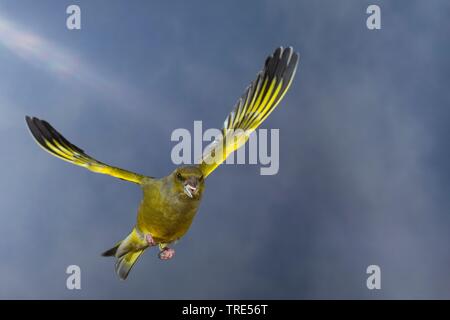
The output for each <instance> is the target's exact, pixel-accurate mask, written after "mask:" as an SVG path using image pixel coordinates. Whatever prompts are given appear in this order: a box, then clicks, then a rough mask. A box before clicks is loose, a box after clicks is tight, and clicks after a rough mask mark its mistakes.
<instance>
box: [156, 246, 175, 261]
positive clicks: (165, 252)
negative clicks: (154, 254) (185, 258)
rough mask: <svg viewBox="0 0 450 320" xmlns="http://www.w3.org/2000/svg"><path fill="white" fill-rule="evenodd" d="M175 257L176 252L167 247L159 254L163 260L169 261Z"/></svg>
mask: <svg viewBox="0 0 450 320" xmlns="http://www.w3.org/2000/svg"><path fill="white" fill-rule="evenodd" d="M174 255H175V250H174V249H172V248H169V247H166V248H164V249H162V250H161V252H160V253H159V254H158V256H159V258H160V259H161V260H169V259H172V258H173V256H174Z"/></svg>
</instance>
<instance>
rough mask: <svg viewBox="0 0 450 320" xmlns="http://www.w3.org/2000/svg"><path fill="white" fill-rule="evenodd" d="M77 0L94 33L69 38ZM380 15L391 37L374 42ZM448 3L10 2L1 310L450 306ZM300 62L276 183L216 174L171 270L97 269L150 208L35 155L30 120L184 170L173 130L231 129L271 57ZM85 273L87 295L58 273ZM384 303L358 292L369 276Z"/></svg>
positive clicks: (115, 186)
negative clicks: (78, 302)
mask: <svg viewBox="0 0 450 320" xmlns="http://www.w3.org/2000/svg"><path fill="white" fill-rule="evenodd" d="M70 4H78V5H79V6H80V7H81V11H82V30H80V31H69V30H67V29H66V27H65V19H66V17H67V15H66V13H65V11H66V7H67V6H68V5H70ZM369 4H378V5H379V6H380V7H381V14H382V29H381V30H378V31H370V30H368V29H367V28H366V25H365V20H366V18H367V15H366V13H365V11H366V8H367V6H368V5H369ZM449 13H450V5H449V4H448V2H447V1H437V0H433V1H396V2H395V3H394V2H392V1H356V0H348V1H339V2H337V1H331V0H330V1H325V0H321V1H287V0H282V1H268V0H267V1H258V2H253V3H247V2H246V3H243V2H242V1H234V0H233V1H222V2H208V1H189V2H186V1H170V2H163V1H132V2H128V1H124V0H116V1H101V0H98V1H39V3H38V4H37V3H36V2H35V1H24V0H20V1H12V0H11V1H10V0H3V1H1V2H0V115H1V117H0V145H1V147H2V154H1V157H0V165H1V168H2V179H0V194H1V195H2V196H1V201H0V212H1V215H0V231H1V234H2V237H3V240H2V241H1V242H0V253H1V254H2V256H3V259H1V262H0V297H1V298H27V299H31V298H44V299H47V298H68V299H78V298H138V299H145V298H276V299H277V298H295V299H301V298H450V275H449V272H448V269H449V265H450V251H449V250H448V247H447V244H448V243H449V241H450V233H449V232H448V230H449V229H450V210H449V209H450V202H449V197H448V194H449V191H450V165H449V163H450V162H449V161H448V160H449V152H448V136H449V134H450V132H449V126H448V121H449V116H450V112H449V108H448V106H449V103H450V94H449V90H448V84H449V80H450V62H449V60H448V57H449V56H450V43H449V41H448V30H449V27H450V25H449V23H450V22H449V21H448V14H449ZM280 45H283V46H287V45H291V46H293V47H294V48H295V49H296V51H298V52H299V53H300V57H301V58H300V65H299V69H298V72H297V77H296V79H295V80H294V83H293V85H292V88H291V90H290V91H289V92H288V94H287V95H286V97H285V99H284V100H283V102H282V104H281V105H280V106H279V107H278V108H277V110H276V111H275V112H273V113H272V114H271V116H270V117H269V118H268V119H267V121H266V122H265V123H264V125H263V127H264V128H279V129H280V171H279V173H278V174H277V175H274V176H261V175H259V167H258V166H255V165H235V166H230V165H228V166H222V167H220V168H219V169H217V170H216V171H215V172H214V173H213V174H212V175H211V176H210V177H209V178H208V181H207V190H206V192H205V195H204V201H203V203H202V205H201V208H200V211H199V213H198V215H197V217H196V220H195V221H194V224H193V226H192V228H191V230H190V231H189V233H188V234H187V235H186V236H185V238H184V239H182V240H181V241H180V242H179V243H178V244H177V245H176V250H177V256H176V257H175V258H174V260H172V261H170V262H162V261H159V260H158V259H157V257H156V252H152V251H148V252H146V254H145V255H144V256H143V257H142V259H141V260H140V261H139V263H138V264H137V265H136V267H135V268H134V269H133V271H132V274H131V275H130V277H129V279H128V280H127V281H126V282H120V281H119V280H117V278H116V276H115V274H114V272H113V270H114V268H113V260H112V259H106V258H102V257H100V253H101V252H102V251H103V250H105V249H107V248H109V247H110V246H111V245H112V244H114V243H115V242H116V241H117V240H119V239H122V238H123V237H124V236H125V235H127V234H128V232H129V231H130V230H131V228H132V226H133V224H134V222H135V218H136V210H137V206H138V204H139V201H140V197H141V193H140V190H139V188H137V187H136V186H134V185H131V184H128V183H126V182H122V181H120V180H115V179H114V178H110V177H105V176H101V175H95V174H92V173H90V172H88V171H85V170H83V169H81V168H79V167H75V166H71V165H69V164H67V163H65V162H63V161H60V160H59V159H56V158H54V157H50V156H49V155H48V154H46V153H45V152H42V150H40V149H39V148H38V147H37V146H36V145H35V143H34V142H33V140H32V139H31V137H30V135H29V133H28V131H27V128H26V126H25V121H24V116H25V115H33V116H38V117H41V118H43V119H46V120H48V121H49V122H50V123H52V124H53V125H54V126H55V127H56V128H58V129H59V130H60V131H61V132H62V133H63V134H64V135H65V136H66V137H67V138H69V139H70V140H71V141H72V142H73V143H75V144H77V145H78V146H80V147H81V148H83V149H85V150H86V151H87V152H88V153H89V154H91V155H93V156H95V157H96V158H97V159H99V160H101V161H104V162H108V163H111V164H113V165H116V166H120V167H123V168H126V169H129V170H133V171H137V172H140V173H143V174H148V175H152V176H164V175H166V174H168V173H169V172H170V171H171V170H173V169H174V165H173V164H172V163H171V160H170V150H171V148H172V147H173V145H174V143H173V142H171V141H170V135H171V133H172V131H173V130H174V129H176V128H181V127H183V128H192V127H193V121H194V120H202V121H203V124H204V127H205V128H209V127H220V125H221V123H222V122H223V120H224V119H225V117H226V116H227V114H228V113H229V111H230V110H231V108H232V106H233V105H234V103H235V102H236V100H237V98H238V97H239V96H240V95H241V94H242V92H243V90H244V89H245V87H246V86H247V85H248V84H249V83H250V81H252V80H253V79H254V77H255V75H256V73H257V72H258V71H259V69H260V68H261V66H262V64H263V62H264V59H265V57H266V56H267V55H268V54H269V53H271V52H272V51H273V50H274V48H276V47H278V46H280ZM70 264H77V265H79V266H80V267H81V270H82V290H79V291H69V290H67V289H66V287H65V283H66V276H67V275H66V274H65V269H66V267H67V266H68V265H70ZM371 264H377V265H379V266H380V267H381V272H382V289H381V290H379V291H369V290H368V289H367V288H366V286H365V283H366V282H365V281H366V277H367V275H366V273H365V270H366V268H367V266H368V265H371Z"/></svg>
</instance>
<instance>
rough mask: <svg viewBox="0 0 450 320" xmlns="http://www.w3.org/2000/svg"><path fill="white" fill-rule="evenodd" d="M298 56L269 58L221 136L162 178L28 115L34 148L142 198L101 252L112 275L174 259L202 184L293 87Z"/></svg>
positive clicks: (286, 51) (284, 53) (289, 52)
mask: <svg viewBox="0 0 450 320" xmlns="http://www.w3.org/2000/svg"><path fill="white" fill-rule="evenodd" d="M298 62H299V54H298V53H297V52H295V51H294V50H293V48H292V47H287V48H283V47H278V48H276V50H275V51H274V52H273V53H272V54H271V55H269V56H268V57H267V58H266V60H265V63H264V65H263V68H262V70H261V71H259V72H258V73H257V76H256V79H255V80H254V81H252V82H251V84H250V85H249V86H248V87H247V88H246V90H245V91H244V94H243V95H242V96H241V97H240V98H239V99H238V101H237V103H236V104H235V105H234V107H233V109H232V111H231V113H230V114H229V115H228V116H227V117H226V119H225V121H224V124H223V127H222V130H221V133H222V134H221V135H220V136H219V137H217V138H216V139H215V140H214V141H213V142H212V143H211V144H210V145H209V146H207V147H206V148H205V149H204V151H203V153H202V155H201V159H199V161H198V162H196V163H195V164H182V165H180V166H178V167H176V168H175V169H174V170H173V171H172V172H171V173H170V174H168V175H167V176H164V177H163V178H154V177H150V176H146V175H142V174H138V173H135V172H131V171H128V170H124V169H121V168H118V167H114V166H111V165H108V164H106V163H104V162H101V161H98V160H96V159H95V158H93V157H91V156H89V155H88V154H87V153H86V152H85V151H84V150H83V149H81V148H79V147H77V146H75V145H74V144H72V143H71V142H69V141H68V140H67V139H66V138H64V136H63V135H62V134H61V133H59V132H58V131H57V130H56V129H55V128H54V127H53V126H52V125H50V124H49V123H48V122H47V121H45V120H41V119H39V118H37V117H30V116H26V117H25V120H26V123H27V125H28V128H29V131H30V132H31V135H32V136H33V137H34V140H35V141H36V143H37V144H38V145H39V146H41V147H42V148H43V149H44V150H45V151H47V152H49V153H50V154H52V155H53V156H56V157H58V158H60V159H62V160H64V161H67V162H70V163H72V164H74V165H78V166H81V167H84V168H86V169H88V170H90V171H92V172H96V173H100V174H105V175H109V176H113V177H116V178H119V179H122V180H125V181H129V182H132V183H135V184H138V185H139V186H140V187H141V189H142V191H143V196H142V200H141V203H140V206H139V209H138V212H137V219H136V224H135V226H134V227H133V229H132V231H131V232H130V234H129V235H128V236H127V237H125V238H124V239H123V240H121V241H119V242H117V243H116V244H115V245H114V246H113V247H112V248H111V249H109V250H106V251H105V252H103V253H102V255H103V256H105V257H114V258H115V259H116V260H115V272H116V274H117V276H118V277H119V278H120V279H121V280H125V279H127V277H128V275H129V273H130V270H131V269H132V267H133V266H134V265H135V263H136V261H137V260H138V259H139V257H140V256H141V255H142V254H143V253H144V252H145V250H147V249H148V248H151V247H158V248H159V250H158V256H159V258H160V259H161V260H169V259H171V258H173V257H174V255H175V250H174V249H173V247H172V244H173V243H175V242H176V241H178V240H179V239H181V238H182V237H183V236H184V235H185V234H186V232H187V231H188V230H189V228H190V226H191V224H192V221H193V219H194V217H195V216H196V213H197V211H198V208H199V205H200V203H201V200H202V195H203V192H204V189H205V180H206V178H207V177H208V176H209V175H210V174H211V172H213V171H214V170H215V169H216V168H217V167H218V166H219V165H220V164H221V163H222V162H224V161H225V160H226V158H227V157H228V155H230V154H231V153H232V152H234V151H235V150H237V149H238V148H240V147H241V146H242V145H244V144H245V143H246V141H247V140H248V139H249V136H250V134H251V133H252V132H253V131H255V130H256V129H257V128H258V127H259V126H260V125H261V123H262V122H263V121H264V120H265V119H266V118H267V117H268V116H269V115H270V113H271V112H272V111H273V110H274V109H275V107H276V106H277V105H278V104H279V102H280V101H281V100H282V99H283V97H284V95H285V94H286V92H287V91H288V89H289V88H290V86H291V83H292V81H293V79H294V76H295V74H296V71H297V66H298Z"/></svg>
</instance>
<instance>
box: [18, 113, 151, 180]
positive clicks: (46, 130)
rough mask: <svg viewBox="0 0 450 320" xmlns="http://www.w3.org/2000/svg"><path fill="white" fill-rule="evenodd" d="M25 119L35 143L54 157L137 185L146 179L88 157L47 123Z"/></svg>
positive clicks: (29, 118)
mask: <svg viewBox="0 0 450 320" xmlns="http://www.w3.org/2000/svg"><path fill="white" fill-rule="evenodd" d="M25 119H26V121H27V124H28V128H30V131H31V134H32V135H33V137H34V138H35V140H36V142H37V143H38V144H39V145H40V146H41V147H42V148H43V149H44V150H45V151H47V152H49V153H50V154H52V155H54V156H55V157H58V158H60V159H62V160H65V161H67V162H70V163H73V164H76V165H78V166H81V167H84V168H86V169H88V170H90V171H93V172H97V173H102V174H107V175H110V176H113V177H116V178H119V179H122V180H127V181H131V182H134V183H137V184H142V182H143V180H144V179H145V178H146V176H143V175H140V174H137V173H134V172H131V171H127V170H123V169H120V168H116V167H112V166H109V165H107V164H105V163H102V162H100V161H98V160H95V159H94V158H92V157H90V156H88V155H87V154H86V153H85V152H84V151H83V150H82V149H80V148H78V147H77V146H75V145H73V144H72V143H70V142H69V141H67V139H65V138H64V137H63V136H62V134H60V133H59V132H58V131H56V130H55V128H53V127H52V126H51V125H50V124H49V123H48V122H47V121H44V120H40V119H38V118H34V117H33V118H31V117H28V116H27V117H26V118H25Z"/></svg>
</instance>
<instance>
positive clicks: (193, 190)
mask: <svg viewBox="0 0 450 320" xmlns="http://www.w3.org/2000/svg"><path fill="white" fill-rule="evenodd" d="M197 191H198V188H197V185H196V184H195V186H194V185H193V184H191V183H189V181H187V182H186V183H185V184H184V193H186V195H187V196H188V197H189V198H193V197H194V195H196V194H197Z"/></svg>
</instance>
